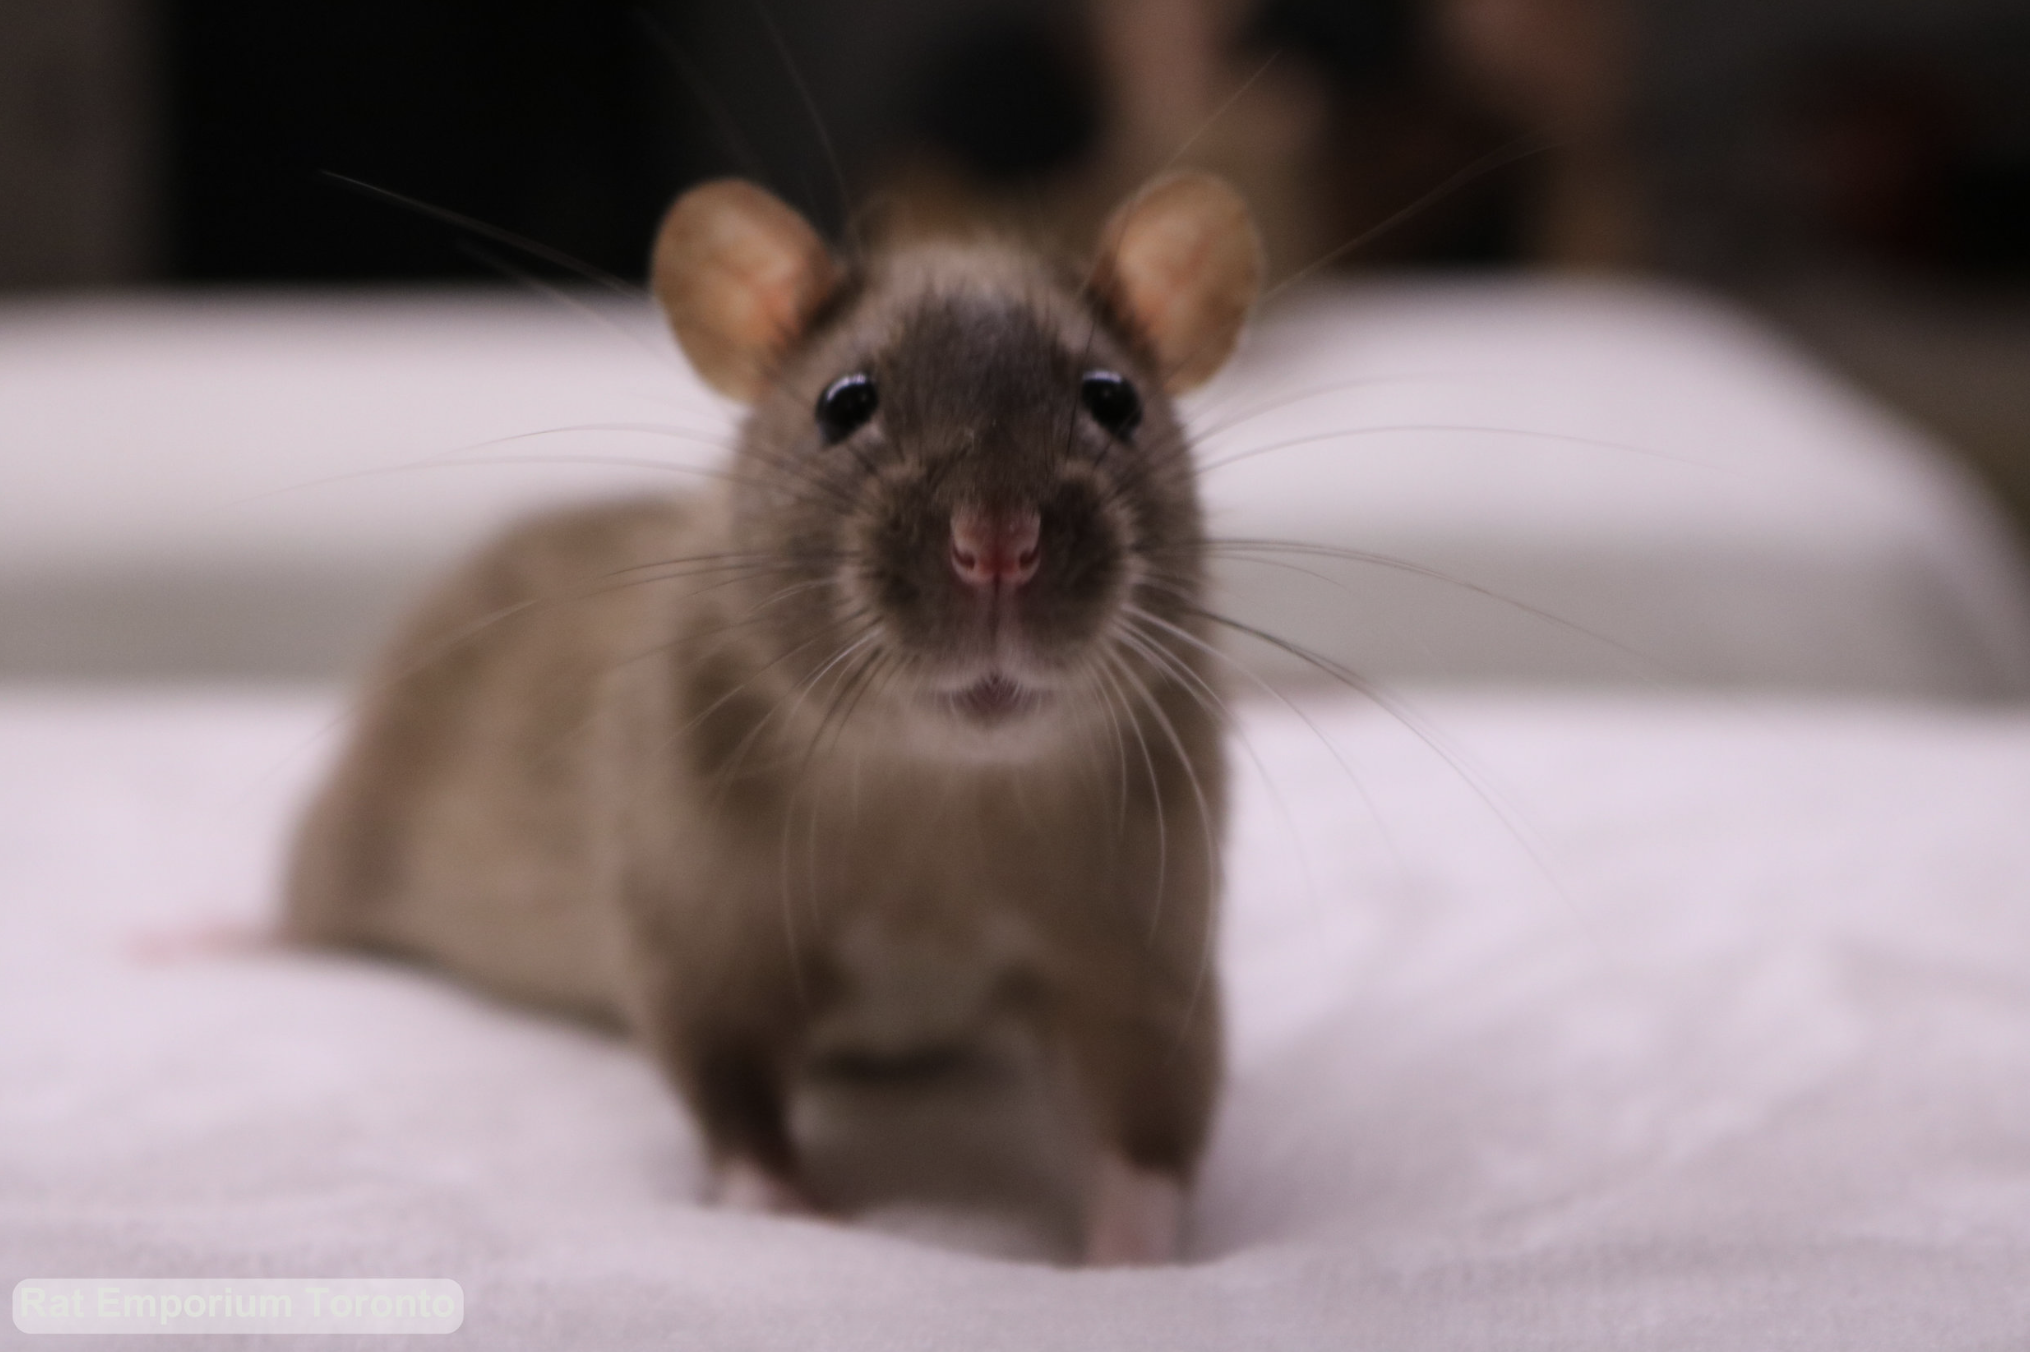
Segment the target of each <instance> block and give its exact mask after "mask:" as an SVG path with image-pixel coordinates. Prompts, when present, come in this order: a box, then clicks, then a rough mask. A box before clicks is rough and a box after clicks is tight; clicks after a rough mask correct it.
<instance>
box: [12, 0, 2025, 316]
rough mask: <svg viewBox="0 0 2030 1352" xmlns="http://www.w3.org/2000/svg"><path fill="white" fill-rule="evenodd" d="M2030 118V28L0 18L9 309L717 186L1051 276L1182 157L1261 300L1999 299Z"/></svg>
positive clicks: (434, 253) (530, 8)
mask: <svg viewBox="0 0 2030 1352" xmlns="http://www.w3.org/2000/svg"><path fill="white" fill-rule="evenodd" d="M2026 89H2030V14H2026V13H2024V12H2023V4H2022V0H1950V3H1943V2H1940V0H1853V2H1852V3H1850V4H1844V5H1840V6H1827V5H1825V4H1822V3H1815V2H1813V0H1705V3H1702V4H1700V5H1699V6H1696V7H1694V6H1685V5H1671V4H1666V3H1664V0H937V2H936V3H930V0H766V3H763V0H716V2H715V0H577V2H576V3H573V0H432V3H428V4H420V5H418V4H396V3H394V2H393V0H351V2H350V3H338V0H298V2H297V3H292V4H287V5H278V4H273V3H270V2H269V0H66V3H63V4H54V3H49V2H48V0H0V191H4V193H5V196H6V198H7V200H8V202H9V210H8V211H7V212H6V214H5V215H4V217H0V284H4V285H17V286H18V285H62V284H70V283H79V282H90V281H98V282H109V281H121V280H134V279H137V278H141V277H148V276H154V277H164V278H173V279H178V280H188V281H201V280H226V279H236V280H270V281H319V280H322V281H335V280H367V279H373V278H384V279H418V278H429V277H460V276H477V275H483V274H485V273H487V272H488V270H489V264H487V263H485V262H483V261H482V260H480V259H478V258H476V257H474V256H473V255H472V245H473V243H474V241H475V237H473V236H472V235H470V234H468V233H466V232H461V231H459V230H457V229H455V228H452V227H450V226H448V225H446V224H445V223H444V222H443V221H440V220H433V219H431V218H430V217H428V216H427V215H426V214H423V213H419V212H417V211H413V210H407V209H404V208H402V207H400V206H398V205H395V204H393V203H391V202H390V201H388V200H386V199H382V198H376V197H373V196H371V195H368V194H362V193H360V192H357V191H353V190H348V189H347V188H345V187H343V186H342V185H340V184H339V183H338V182H337V181H336V180H334V179H333V178H331V177H330V176H329V175H330V174H342V175H346V176H348V177H351V178H356V179H360V180H363V181H365V182H368V183H372V184H375V185H377V186H379V187H382V188H385V189H387V190H389V191H391V192H395V193H400V194H404V195H407V196H410V197H413V198H416V199H418V200H419V201H422V202H425V203H428V204H430V205H432V206H435V207H440V208H443V209H445V210H447V211H451V212H457V213H461V214H463V215H466V216H470V217H473V218H477V219H479V220H482V221H485V222H487V223H489V224H491V225H493V226H496V227H499V228H501V229H504V230H508V231H512V232H516V233H519V234H523V235H527V236H530V237H532V238H535V239H537V240H540V241H541V242H543V243H544V244H546V245H548V246H550V247H552V248H554V249H557V250H561V251H563V252H565V253H568V254H571V255H573V256H576V257H578V258H581V259H583V260H585V261H586V262H587V263H590V264H593V265H596V266H598V267H600V268H604V269H607V270H610V271H615V272H620V273H624V274H629V275H634V274H637V273H638V271H639V268H640V259H641V254H642V250H643V247H644V242H645V241H646V239H647V238H648V235H649V231H650V228H651V226H652V224H653V222H654V220H655V217H656V214H657V212H658V211H659V210H660V208H661V207H662V205H663V204H664V203H666V202H667V201H668V200H669V198H670V197H671V196H672V195H673V194H674V193H675V192H676V191H677V190H679V189H680V188H681V187H682V186H683V185H684V184H685V183H687V182H690V181H693V180H695V179H697V178H699V177H702V176H705V175H707V174H713V173H742V174H747V175H750V176H754V177H758V178H761V179H763V180H764V181H766V182H768V183H769V184H770V185H771V186H773V187H774V188H775V189H776V190H777V191H779V192H781V193H782V194H783V195H784V196H785V197H787V198H789V199H790V200H791V201H792V202H794V203H796V204H797V205H798V206H799V207H800V208H802V209H803V210H805V211H807V212H808V213H810V214H811V215H812V216H813V217H815V218H816V219H817V220H818V221H819V222H820V224H821V225H822V226H824V227H825V228H826V229H828V230H830V231H831V232H832V233H834V234H839V233H841V232H843V231H844V230H845V228H846V226H847V224H848V218H847V203H848V202H849V201H850V202H854V203H859V204H862V205H863V206H864V207H867V208H868V209H870V210H872V211H873V212H874V213H875V214H877V215H878V213H879V211H880V210H882V209H883V208H884V206H885V207H890V208H893V207H896V206H898V205H899V206H900V207H901V208H903V209H904V211H905V214H907V213H910V212H913V213H914V214H915V215H917V216H918V217H921V218H923V220H924V221H925V222H926V223H929V224H938V223H941V222H942V221H944V220H945V219H947V218H951V217H956V216H959V215H963V214H965V213H967V212H970V211H973V210H975V209H978V208H980V207H982V206H983V205H984V206H986V207H988V208H990V209H993V210H996V211H998V212H999V213H1000V214H1003V215H1008V216H1011V217H1016V218H1020V219H1021V220H1022V222H1023V223H1024V224H1026V225H1030V226H1036V227H1039V228H1044V229H1047V230H1049V231H1053V232H1055V233H1058V234H1061V235H1062V236H1064V237H1065V238H1075V237H1077V236H1078V234H1079V233H1080V231H1081V230H1082V229H1083V228H1085V227H1086V226H1088V225H1089V224H1090V222H1091V219H1092V218H1093V217H1094V216H1095V215H1096V213H1097V212H1098V211H1099V210H1101V209H1103V204H1104V203H1105V202H1107V201H1110V200H1112V199H1113V198H1114V197H1115V196H1117V195H1118V193H1119V191H1121V190H1123V188H1124V186H1125V185H1126V184H1129V183H1132V182H1133V181H1134V180H1135V179H1136V178H1137V177H1139V176H1140V175H1142V174H1145V173H1147V172H1149V171H1150V170H1151V169H1153V168H1156V167H1158V166H1160V165H1161V164H1164V163H1166V162H1168V161H1169V160H1170V159H1171V158H1172V157H1173V156H1175V155H1177V154H1178V153H1179V152H1180V151H1181V152H1183V154H1184V156H1185V158H1187V159H1189V160H1195V161H1198V162H1201V163H1205V164H1207V165H1208V166H1209V167H1213V168H1216V169H1219V170H1221V171H1223V172H1227V173H1229V174H1230V175H1232V176H1233V177H1234V178H1236V180H1238V181H1239V182H1241V184H1242V186H1243V187H1244V188H1245V189H1246V190H1248V191H1249V192H1250V194H1251V196H1252V197H1253V198H1254V200H1255V202H1256V205H1257V207H1258V209H1259V211H1260V212H1261V214H1262V216H1263V218H1264V221H1265V225H1266V228H1267V233H1268V235H1269V237H1270V246H1271V254H1272V257H1273V258H1274V259H1275V262H1276V264H1277V266H1278V269H1279V271H1282V272H1285V273H1288V272H1292V271H1296V270H1298V269H1299V268H1301V267H1302V266H1303V265H1304V264H1305V263H1308V262H1309V261H1310V260H1312V259H1314V258H1316V257H1319V256H1321V255H1323V254H1325V253H1327V252H1329V251H1331V250H1332V249H1334V248H1337V247H1339V246H1341V245H1343V244H1345V243H1346V242H1347V241H1348V240H1351V239H1354V238H1359V237H1363V236H1368V235H1370V234H1372V235H1373V238H1371V239H1369V240H1368V241H1367V242H1365V243H1363V244H1362V245H1361V247H1360V248H1358V249H1356V250H1352V251H1350V252H1349V253H1348V254H1347V256H1345V257H1343V258H1341V259H1340V262H1342V263H1344V264H1347V265H1351V266H1363V265H1375V264H1381V263H1396V264H1401V263H1441V264H1450V265H1457V264H1460V263H1483V264H1486V263H1495V264H1523V265H1528V264H1549V265H1578V266H1596V267H1597V266H1630V265H1638V264H1646V265H1650V266H1657V267H1662V268H1664V269H1665V270H1668V271H1675V272H1679V273H1684V274H1689V275H1694V276H1698V277H1703V278H1706V279H1709V280H1718V281H1721V282H1723V283H1728V284H1736V285H1738V284H1754V285H1761V284H1764V283H1766V282H1767V281H1768V280H1769V279H1770V278H1771V277H1776V276H1782V275H1787V274H1791V273H1797V272H1811V271H1824V270H1826V269H1828V268H1838V269H1848V268H1861V269H1869V268H1873V269H1878V270H1890V271H1896V270H1904V271H1916V272H1921V273H1927V274H1930V275H1933V276H1935V277H1938V278H1940V279H1944V280H1951V279H1954V278H1961V279H1968V280H1977V279H1983V278H2003V279H2007V278H2010V277H2016V278H2022V277H2024V276H2026V275H2030V96H2026V93H2025V91H2026ZM1426 199H1429V200H1426ZM1412 204H1421V205H1418V206H1417V208H1416V209H1415V210H1414V211H1409V212H1407V213H1406V212H1405V208H1408V207H1410V206H1412ZM1397 217H1401V219H1396V218H1397ZM1385 225H1386V229H1383V228H1382V227H1383V226H1385Z"/></svg>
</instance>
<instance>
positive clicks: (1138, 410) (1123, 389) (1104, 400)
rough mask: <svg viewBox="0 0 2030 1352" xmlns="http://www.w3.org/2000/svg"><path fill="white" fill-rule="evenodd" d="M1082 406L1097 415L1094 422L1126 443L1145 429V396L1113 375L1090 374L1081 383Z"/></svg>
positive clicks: (1124, 379) (1110, 373) (1080, 399)
mask: <svg viewBox="0 0 2030 1352" xmlns="http://www.w3.org/2000/svg"><path fill="white" fill-rule="evenodd" d="M1078 397H1079V402H1080V403H1082V404H1084V405H1085V411H1086V412H1088V413H1090V414H1092V415H1093V421H1094V422H1096V423H1098V424H1099V425H1100V426H1101V427H1104V428H1106V429H1107V431H1109V432H1111V433H1113V434H1114V435H1115V436H1117V437H1119V438H1120V439H1121V440H1122V441H1126V440H1127V439H1128V438H1129V437H1131V436H1133V435H1134V434H1135V429H1136V428H1137V427H1140V426H1141V425H1142V396H1141V395H1139V394H1137V393H1135V387H1134V386H1133V385H1131V384H1129V383H1128V378H1127V377H1126V376H1121V375H1116V374H1114V373H1113V372H1112V371H1088V372H1086V373H1085V379H1084V380H1082V381H1080V382H1079V387H1078Z"/></svg>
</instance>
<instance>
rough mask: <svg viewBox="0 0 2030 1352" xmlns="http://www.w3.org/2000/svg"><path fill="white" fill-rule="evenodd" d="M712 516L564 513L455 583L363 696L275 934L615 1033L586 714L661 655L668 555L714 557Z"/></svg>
mask: <svg viewBox="0 0 2030 1352" xmlns="http://www.w3.org/2000/svg"><path fill="white" fill-rule="evenodd" d="M708 520H709V514H708V513H706V512H705V511H703V510H702V509H701V507H700V506H699V505H698V504H695V503H691V502H686V501H683V500H677V499H668V500H645V501H639V502H626V503H615V504H607V505H600V506H593V507H583V508H576V509H571V510H567V511H561V512H557V513H553V514H550V515H546V516H543V517H539V518H536V519H534V520H531V521H529V522H526V523H524V524H522V525H521V526H519V527H517V528H515V529H513V530H511V531H509V532H508V533H507V534H506V535H504V536H503V537H501V538H500V539H499V540H497V541H496V542H495V543H494V544H492V545H491V546H490V547H488V548H487V549H485V550H484V551H482V552H481V553H480V554H479V555H478V556H476V557H475V558H473V559H472V560H470V561H469V562H468V563H466V564H465V565H464V566H463V567H461V568H460V569H459V570H458V571H457V572H456V573H455V574H453V575H452V576H451V577H450V578H449V579H447V580H446V581H445V582H444V583H443V584H442V585H441V586H440V587H439V588H438V589H437V590H436V592H435V593H434V594H433V595H431V596H430V597H429V598H428V600H427V601H426V602H425V603H424V604H423V606H422V607H421V608H420V609H419V610H418V612H417V613H416V615H415V616H414V617H413V618H412V620H411V621H410V623H409V625H408V626H407V628H406V630H405V631H404V632H403V633H402V634H401V635H400V637H399V638H398V639H397V641H396V642H395V644H394V645H393V647H392V649H391V650H390V652H389V653H388V655H387V657H386V659H385V660H384V662H383V663H382V666H381V668H380V670H379V671H378V672H377V673H376V675H375V677H374V678H373V680H372V681H371V683H370V684H369V686H368V693H367V694H366V695H365V696H364V697H363V700H362V708H361V709H360V711H359V713H358V720H357V730H356V732H355V734H354V736H353V739H352V742H351V744H350V746H349V747H348V749H347V751H346V753H345V756H344V758H343V760H342V761H341V763H340V764H339V766H338V768H337V770H336V772H335V773H334V774H333V776H332V777H331V779H330V780H329V781H328V782H327V784H326V786H325V788H324V789H323V791H322V793H321V794H320V796H319V797H318V799H317V801H316V802H315V804H314V805H313V807H312V810H311V812H310V813H309V815H308V817H307V818H306V820H305V822H304V825H303V828H302V831H301V834H300V835H299V838H298V840H297V844H296V850H295V854H294V858H293V862H292V866H291V870H290V876H289V883H288V903H287V911H286V919H285V926H286V930H287V932H288V934H289V935H290V936H291V937H292V938H296V939H299V940H303V941H307V942H313V943H322V944H334V945H340V946H347V947H357V948H365V949H371V950H376V951H381V952H386V953H391V954H394V955H397V956H403V957H410V958H415V959H419V960H422V961H426V962H429V963H432V964H435V965H440V966H443V967H445V968H448V969H450V970H451V971H453V972H455V973H457V974H458V975H460V976H462V977H464V978H465V979H466V980H468V981H471V982H473V983H474V984H476V985H478V986H479V987H481V988H482V989H485V990H487V991H489V992H490V993H493V994H496V995H501V996H505V997H508V998H511V999H519V1000H529V1001H533V1002H536V1003H540V1004H544V1005H549V1006H553V1007H558V1008H562V1009H566V1010H570V1011H573V1012H576V1013H580V1014H585V1015H590V1016H593V1017H596V1018H600V1019H606V1020H617V1019H619V1018H620V1017H621V1007H620V1001H619V997H618V994H617V990H616V984H617V979H616V976H615V963H614V948H615V939H614V936H613V935H612V933H611V923H610V917H608V916H606V915H604V914H602V911H601V906H600V904H599V900H598V888H597V886H596V867H597V860H596V857H595V855H596V841H595V832H594V829H593V823H592V821H591V820H590V817H591V813H590V808H589V804H590V803H591V802H592V801H593V800H594V797H595V795H594V794H592V793H591V792H589V790H590V788H591V787H592V786H591V783H590V777H591V776H593V775H595V774H596V773H597V766H598V757H597V755H596V753H595V750H594V738H595V733H596V729H595V721H596V720H595V717H594V714H595V709H596V707H597V700H598V694H599V690H600V688H601V685H602V683H603V682H604V681H606V680H607V679H608V678H609V677H610V676H611V675H612V673H613V672H614V671H616V670H617V669H619V668H620V667H621V666H622V665H623V664H625V663H627V662H629V661H639V660H646V659H649V658H652V657H653V656H654V655H655V654H654V649H655V648H656V646H657V644H656V638H655V635H656V633H657V632H658V630H659V628H660V627H661V624H662V620H661V618H660V614H659V611H658V606H665V607H666V606H667V602H668V592H669V590H670V589H671V586H672V585H673V584H672V576H673V575H681V574H682V573H684V572H685V571H686V569H685V567H684V565H682V564H681V563H677V562H674V561H677V560H681V559H684V558H687V557H692V556H696V555H698V554H699V553H701V552H702V551H703V550H704V549H706V548H709V546H707V545H705V544H704V543H703V542H702V539H701V537H702V536H703V534H705V533H706V531H707V529H708V528H707V526H706V522H707V521H708Z"/></svg>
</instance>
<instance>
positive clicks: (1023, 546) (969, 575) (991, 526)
mask: <svg viewBox="0 0 2030 1352" xmlns="http://www.w3.org/2000/svg"><path fill="white" fill-rule="evenodd" d="M1042 526H1043V522H1042V518H1040V517H1039V516H1038V515H1037V514H1036V512H1035V510H1034V509H1030V510H1027V511H1014V512H984V511H977V510H974V509H972V508H963V509H961V510H959V511H957V512H954V513H953V514H952V571H953V572H954V573H957V574H958V577H959V581H961V582H963V583H965V584H966V585H967V586H968V587H979V588H982V589H985V588H988V587H992V586H994V585H996V584H997V583H998V584H999V585H1001V586H1003V587H1006V588H1009V589H1011V590H1012V589H1013V588H1016V587H1019V586H1021V585H1022V584H1023V583H1025V582H1027V581H1028V580H1029V579H1030V578H1032V577H1035V576H1036V565H1037V562H1038V559H1039V557H1040V554H1039V551H1038V549H1037V544H1036V538H1037V535H1038V533H1039V532H1040V531H1041V529H1042Z"/></svg>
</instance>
